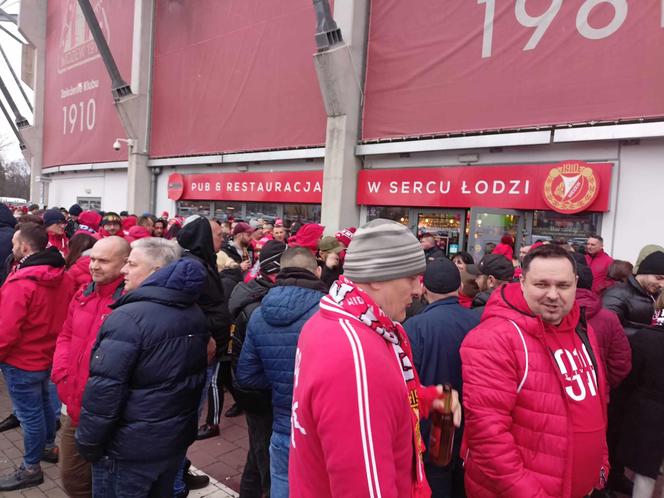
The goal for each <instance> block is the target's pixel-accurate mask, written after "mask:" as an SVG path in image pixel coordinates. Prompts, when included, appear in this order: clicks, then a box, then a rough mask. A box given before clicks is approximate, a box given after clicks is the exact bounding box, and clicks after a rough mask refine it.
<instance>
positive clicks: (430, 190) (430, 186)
mask: <svg viewBox="0 0 664 498" xmlns="http://www.w3.org/2000/svg"><path fill="white" fill-rule="evenodd" d="M435 193H436V182H427V194H435Z"/></svg>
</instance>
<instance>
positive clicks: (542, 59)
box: [363, 0, 664, 140]
mask: <svg viewBox="0 0 664 498" xmlns="http://www.w3.org/2000/svg"><path fill="white" fill-rule="evenodd" d="M663 10H664V2H661V1H660V0H629V1H628V0H567V1H565V2H563V0H465V1H435V2H434V1H431V0H408V1H404V0H377V1H374V2H372V5H371V23H370V33H369V47H368V62H367V77H366V87H365V99H366V100H365V102H366V105H365V107H364V123H363V139H364V140H375V139H383V138H395V137H412V136H421V135H440V134H445V133H456V132H466V131H477V130H497V129H513V128H523V127H533V126H542V125H554V124H562V123H585V122H592V121H606V120H609V121H613V120H620V119H634V118H653V117H662V116H664V92H663V91H662V88H664V64H662V63H661V61H662V59H663V58H664V11H663Z"/></svg>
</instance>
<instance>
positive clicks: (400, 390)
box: [289, 219, 461, 498]
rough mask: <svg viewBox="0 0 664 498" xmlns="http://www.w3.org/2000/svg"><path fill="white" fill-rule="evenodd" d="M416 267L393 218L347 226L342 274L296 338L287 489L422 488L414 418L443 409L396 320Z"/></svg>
mask: <svg viewBox="0 0 664 498" xmlns="http://www.w3.org/2000/svg"><path fill="white" fill-rule="evenodd" d="M425 266H426V263H425V259H424V251H423V250H422V247H421V246H420V244H419V242H418V241H417V239H416V238H415V236H414V235H413V234H412V233H411V232H410V231H409V230H408V228H407V227H405V226H403V225H401V224H399V223H396V222H393V221H389V220H383V219H378V220H374V221H372V222H370V223H368V224H367V225H365V226H364V227H362V228H361V229H359V230H358V231H357V232H356V233H355V235H354V237H353V240H352V242H351V244H350V246H349V248H348V252H347V254H346V260H345V265H344V275H342V276H340V277H339V280H337V281H336V282H335V283H334V284H333V285H332V288H331V289H330V293H329V295H327V296H325V297H323V299H321V302H320V310H319V311H318V312H317V313H316V314H315V315H314V316H312V318H311V319H310V320H309V321H308V322H307V324H306V325H305V326H304V328H303V329H302V333H301V335H300V338H299V342H298V349H297V351H296V356H295V371H294V392H293V404H292V412H291V449H290V468H289V486H290V493H291V496H293V497H298V498H303V497H307V498H308V497H316V498H319V497H323V498H327V497H332V496H358V495H362V496H364V495H367V496H395V497H396V496H400V497H401V496H407V497H408V496H410V497H425V496H430V495H431V491H430V489H429V486H428V484H427V481H426V478H425V476H424V465H423V461H422V451H423V449H424V445H423V444H422V438H421V436H420V430H419V422H420V418H428V417H429V415H430V414H431V413H432V412H433V411H442V408H443V400H442V399H441V398H442V393H443V390H442V386H430V387H424V386H422V385H421V384H420V379H419V377H418V375H417V372H416V370H415V368H414V366H413V358H412V353H411V348H410V344H409V342H408V337H407V336H406V333H405V331H404V329H403V327H402V326H401V325H400V323H399V322H400V321H402V320H403V319H404V318H405V316H406V307H407V306H408V305H409V304H410V303H411V301H412V298H413V295H416V294H418V293H419V287H420V283H419V276H420V274H422V273H423V272H424V270H425ZM451 396H452V400H451V401H452V409H453V413H454V421H455V424H456V425H457V426H458V425H459V424H460V421H461V408H460V406H459V402H458V396H457V393H456V392H453V393H452V394H451Z"/></svg>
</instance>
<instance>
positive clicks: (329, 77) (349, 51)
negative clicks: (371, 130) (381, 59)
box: [314, 0, 369, 232]
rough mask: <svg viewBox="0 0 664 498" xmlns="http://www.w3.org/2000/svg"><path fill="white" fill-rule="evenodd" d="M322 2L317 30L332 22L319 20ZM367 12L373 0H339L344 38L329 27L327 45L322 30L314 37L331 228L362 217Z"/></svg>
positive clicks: (325, 217) (325, 219) (326, 221)
mask: <svg viewBox="0 0 664 498" xmlns="http://www.w3.org/2000/svg"><path fill="white" fill-rule="evenodd" d="M321 3H322V2H321V1H320V0H314V6H315V9H317V11H318V14H319V15H318V16H317V27H318V30H319V31H320V30H321V29H325V28H326V27H327V28H329V27H330V26H329V23H325V22H321V15H322V14H324V12H323V10H324V9H322V8H321V5H319V4H321ZM325 3H326V2H325ZM368 16H369V0H350V1H348V2H336V3H335V11H334V18H335V20H336V23H337V26H338V27H339V28H340V30H341V36H342V37H343V40H341V39H340V37H339V36H338V34H337V33H335V32H334V30H330V31H329V32H328V33H329V34H328V36H327V40H328V42H329V46H328V47H324V43H325V37H324V36H322V33H318V34H317V37H316V40H317V43H318V46H319V52H318V53H316V54H315V55H314V63H315V66H316V72H317V74H318V81H319V84H320V88H321V94H322V96H323V102H324V104H325V111H326V113H327V116H328V117H327V132H326V137H325V163H324V164H325V165H324V173H323V179H324V180H323V206H322V215H321V218H322V220H321V223H322V224H323V225H325V227H326V228H327V231H328V232H331V231H334V230H338V229H340V228H343V227H347V226H351V225H352V226H357V224H358V223H359V219H360V207H359V206H358V205H357V200H356V197H357V175H358V173H359V171H360V170H361V169H362V161H361V159H360V158H358V157H357V156H356V155H355V146H356V145H357V142H358V140H359V137H360V123H361V117H362V95H363V87H364V67H365V60H366V40H367V27H368ZM332 27H334V26H332Z"/></svg>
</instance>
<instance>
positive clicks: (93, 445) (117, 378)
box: [76, 311, 141, 462]
mask: <svg viewBox="0 0 664 498" xmlns="http://www.w3.org/2000/svg"><path fill="white" fill-rule="evenodd" d="M140 352H141V331H140V329H139V327H138V325H137V324H136V322H135V321H134V320H133V319H132V318H131V317H130V316H128V315H127V314H126V313H122V311H116V312H115V313H112V314H111V315H110V316H109V317H108V318H107V319H106V321H105V322H104V325H102V327H101V329H100V331H99V337H98V339H97V343H96V344H95V347H94V349H93V351H92V355H91V359H90V377H89V379H88V382H87V384H86V386H85V392H84V393H83V403H82V406H81V419H80V422H79V425H78V429H77V430H76V445H77V447H78V451H79V453H80V454H81V456H82V457H83V458H85V459H86V460H88V461H90V462H96V461H97V460H99V459H100V458H101V457H102V456H104V450H105V447H106V445H107V444H108V442H109V441H110V440H111V438H112V437H113V433H114V432H115V429H116V426H117V424H118V421H119V420H120V419H121V417H122V413H123V410H124V407H125V403H126V401H127V395H128V392H129V382H130V379H131V377H132V374H133V371H134V368H135V366H136V363H137V361H138V358H139V356H140Z"/></svg>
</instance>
